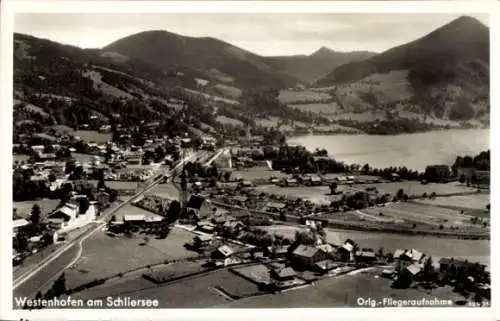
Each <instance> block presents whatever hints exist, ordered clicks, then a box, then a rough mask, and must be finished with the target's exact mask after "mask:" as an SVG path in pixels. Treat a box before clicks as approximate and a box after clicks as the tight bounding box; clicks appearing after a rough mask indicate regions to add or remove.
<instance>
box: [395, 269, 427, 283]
mask: <svg viewBox="0 0 500 321" xmlns="http://www.w3.org/2000/svg"><path fill="white" fill-rule="evenodd" d="M421 275H422V268H421V267H420V265H418V264H411V265H409V266H407V267H405V268H404V269H402V270H401V271H400V272H399V274H398V278H397V284H398V286H399V287H403V288H407V287H409V286H410V285H411V284H412V283H413V282H414V281H417V280H418V279H419V277H420V276H421Z"/></svg>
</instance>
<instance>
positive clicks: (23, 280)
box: [13, 151, 222, 297]
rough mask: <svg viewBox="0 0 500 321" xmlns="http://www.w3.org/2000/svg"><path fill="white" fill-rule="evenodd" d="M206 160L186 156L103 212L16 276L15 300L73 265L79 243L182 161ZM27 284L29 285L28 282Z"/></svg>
mask: <svg viewBox="0 0 500 321" xmlns="http://www.w3.org/2000/svg"><path fill="white" fill-rule="evenodd" d="M221 154H222V153H221V151H218V152H216V153H215V155H216V156H217V157H218V156H220V155H221ZM207 157H209V155H207V153H206V152H192V153H189V155H188V156H186V157H185V158H184V160H183V162H180V163H179V164H178V165H177V166H175V167H174V168H172V169H171V170H167V171H165V172H164V173H162V174H159V175H158V176H157V177H156V178H155V179H153V180H152V181H151V182H150V183H149V184H148V185H147V186H146V187H145V188H144V189H141V190H140V191H139V192H137V193H136V194H134V195H133V196H131V197H130V198H128V199H127V200H125V201H124V202H122V203H120V204H118V205H116V206H115V207H113V208H111V209H109V210H107V211H106V212H105V213H104V214H103V215H102V216H101V217H100V218H99V219H98V220H97V221H96V222H94V223H92V224H93V225H94V226H92V227H91V228H89V229H88V230H87V231H85V232H84V233H82V234H81V235H79V236H78V237H76V238H75V239H73V240H71V241H70V242H68V243H67V244H65V245H64V246H63V247H61V248H59V249H58V250H56V251H54V252H53V253H51V254H50V255H48V256H47V257H46V258H44V259H43V260H42V261H41V262H39V264H37V265H36V266H35V267H33V268H32V269H30V270H29V271H27V272H25V273H23V274H22V275H20V276H18V277H16V278H15V280H14V285H13V294H14V296H15V297H21V296H27V297H34V296H35V294H36V293H37V292H38V291H40V289H42V288H43V287H45V286H46V285H47V284H48V283H49V282H52V281H53V280H54V279H55V278H56V277H58V276H59V275H60V273H61V272H62V271H63V270H65V269H66V268H68V267H69V266H71V265H72V264H74V263H75V262H76V261H77V260H78V258H79V256H80V255H81V253H82V250H83V242H84V241H85V239H87V238H88V237H90V236H91V235H92V234H93V233H95V232H97V231H98V230H100V229H102V228H103V227H104V225H105V224H106V222H107V219H108V218H109V217H110V216H111V215H112V214H114V213H116V212H117V211H118V210H120V209H121V208H122V207H124V206H125V205H127V204H130V203H131V202H133V201H134V200H135V199H137V198H139V197H140V196H142V195H144V194H145V193H147V192H148V191H150V190H151V189H153V188H154V187H155V186H156V185H158V184H159V183H161V182H162V181H163V177H164V176H169V177H171V176H173V175H175V174H177V173H178V172H179V171H180V170H181V169H182V165H183V163H184V162H188V161H191V160H198V161H205V160H206V159H207ZM215 158H216V157H212V158H211V159H210V161H213V160H214V159H215ZM28 281H29V282H28Z"/></svg>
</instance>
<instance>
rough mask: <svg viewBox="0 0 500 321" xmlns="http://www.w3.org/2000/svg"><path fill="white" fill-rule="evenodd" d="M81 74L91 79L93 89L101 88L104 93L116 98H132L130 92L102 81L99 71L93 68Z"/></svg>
mask: <svg viewBox="0 0 500 321" xmlns="http://www.w3.org/2000/svg"><path fill="white" fill-rule="evenodd" d="M82 76H84V77H87V78H90V79H92V81H93V82H94V89H98V90H101V91H102V92H103V93H104V94H107V95H110V96H114V97H117V98H129V99H130V98H133V97H134V96H132V95H131V94H129V93H128V92H125V91H123V90H121V89H119V88H116V87H114V86H111V85H110V84H108V83H105V82H103V81H102V75H101V73H100V72H98V71H95V70H90V71H87V72H84V73H82Z"/></svg>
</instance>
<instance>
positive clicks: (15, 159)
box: [12, 154, 30, 162]
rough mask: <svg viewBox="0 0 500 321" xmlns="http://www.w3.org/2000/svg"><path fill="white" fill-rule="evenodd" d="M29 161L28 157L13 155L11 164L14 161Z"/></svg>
mask: <svg viewBox="0 0 500 321" xmlns="http://www.w3.org/2000/svg"><path fill="white" fill-rule="evenodd" d="M29 159H30V157H29V155H20V154H14V155H12V161H13V162H15V161H18V162H25V161H27V160H29Z"/></svg>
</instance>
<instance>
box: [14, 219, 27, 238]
mask: <svg viewBox="0 0 500 321" xmlns="http://www.w3.org/2000/svg"><path fill="white" fill-rule="evenodd" d="M28 225H30V222H29V221H28V220H26V219H24V218H20V219H17V220H14V221H13V222H12V235H13V236H16V235H17V233H18V232H19V231H20V230H22V229H23V228H25V227H26V226H28Z"/></svg>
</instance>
